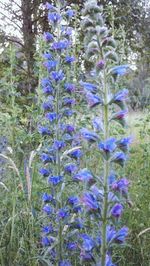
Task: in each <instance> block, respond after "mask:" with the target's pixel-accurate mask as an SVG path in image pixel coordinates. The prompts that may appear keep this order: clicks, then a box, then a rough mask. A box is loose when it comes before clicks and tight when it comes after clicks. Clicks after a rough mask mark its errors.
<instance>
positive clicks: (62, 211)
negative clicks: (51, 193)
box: [58, 208, 69, 219]
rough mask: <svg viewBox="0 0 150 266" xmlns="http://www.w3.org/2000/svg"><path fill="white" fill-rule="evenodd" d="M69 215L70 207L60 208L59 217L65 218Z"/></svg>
mask: <svg viewBox="0 0 150 266" xmlns="http://www.w3.org/2000/svg"><path fill="white" fill-rule="evenodd" d="M68 216H69V212H68V209H66V208H61V209H59V210H58V218H59V219H65V218H66V217H68Z"/></svg>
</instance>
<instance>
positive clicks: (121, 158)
mask: <svg viewBox="0 0 150 266" xmlns="http://www.w3.org/2000/svg"><path fill="white" fill-rule="evenodd" d="M126 160H127V156H126V155H125V154H124V153H123V152H116V153H115V155H114V156H113V158H112V160H111V161H112V162H115V163H118V164H119V165H121V166H124V164H125V161H126Z"/></svg>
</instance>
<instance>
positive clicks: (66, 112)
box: [63, 108, 74, 117]
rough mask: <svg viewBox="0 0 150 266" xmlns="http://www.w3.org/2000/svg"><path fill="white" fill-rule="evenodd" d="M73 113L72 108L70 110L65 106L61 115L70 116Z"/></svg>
mask: <svg viewBox="0 0 150 266" xmlns="http://www.w3.org/2000/svg"><path fill="white" fill-rule="evenodd" d="M73 114H74V111H73V110H70V109H69V108H66V109H65V110H64V112H63V115H64V116H66V117H70V116H72V115H73Z"/></svg>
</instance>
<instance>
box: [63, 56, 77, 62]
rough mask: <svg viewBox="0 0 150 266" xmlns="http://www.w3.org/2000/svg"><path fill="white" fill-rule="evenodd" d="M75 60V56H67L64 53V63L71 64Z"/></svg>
mask: <svg viewBox="0 0 150 266" xmlns="http://www.w3.org/2000/svg"><path fill="white" fill-rule="evenodd" d="M74 61H75V57H74V56H69V55H66V57H65V63H67V64H71V63H73V62H74Z"/></svg>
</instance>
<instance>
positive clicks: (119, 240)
mask: <svg viewBox="0 0 150 266" xmlns="http://www.w3.org/2000/svg"><path fill="white" fill-rule="evenodd" d="M83 16H84V19H83V21H82V30H83V31H84V34H85V38H84V46H85V57H86V60H88V61H89V62H90V63H91V65H92V68H91V72H89V73H88V76H87V80H86V82H82V83H81V86H82V88H83V91H84V95H85V98H86V100H87V103H88V105H89V107H90V109H92V110H93V109H95V114H96V117H95V118H94V120H93V128H94V129H95V131H96V132H92V131H91V130H89V129H85V128H84V129H82V130H81V135H82V137H83V138H84V139H86V140H87V141H88V142H89V143H96V144H97V145H96V147H97V149H98V150H99V153H100V154H101V156H102V162H103V171H102V172H100V173H99V176H95V178H94V175H93V180H92V177H91V178H89V176H88V175H86V178H85V179H86V182H87V183H88V191H86V192H84V193H83V196H82V198H81V201H82V203H83V204H84V206H85V208H86V210H87V214H88V220H89V221H92V222H93V223H94V233H92V234H93V237H91V236H89V235H87V234H86V235H82V236H81V237H82V239H83V250H84V252H83V251H82V257H83V259H84V261H85V262H91V263H94V264H91V265H95V264H96V265H101V266H106V265H107V266H108V265H109V266H110V265H111V266H113V265H114V264H113V262H112V257H111V254H112V248H113V246H114V244H121V245H123V244H124V242H125V239H126V237H127V235H128V228H127V227H126V226H123V227H122V228H120V227H119V226H120V218H121V216H122V213H123V210H124V204H125V203H126V202H128V185H129V182H128V180H127V179H126V178H125V177H120V176H119V175H118V174H117V173H116V170H117V169H118V166H117V165H119V166H121V167H124V165H125V162H126V160H127V157H128V156H127V153H128V148H129V144H130V143H131V138H130V137H123V138H121V139H117V138H116V137H114V136H113V135H112V134H113V131H114V130H113V128H114V123H116V122H117V123H118V125H120V126H121V127H125V125H126V121H125V120H126V119H125V118H126V115H127V107H126V105H125V99H126V98H127V95H128V90H127V89H122V90H119V91H117V89H118V88H117V87H118V86H117V80H118V77H119V76H124V75H126V73H128V70H129V65H115V64H116V62H118V57H117V54H116V52H115V47H116V43H115V40H114V38H113V37H112V36H111V33H110V31H109V30H108V28H107V27H106V25H105V23H104V19H103V16H102V8H101V7H100V6H99V5H97V1H96V0H92V1H91V0H90V1H89V0H88V1H87V2H86V3H85V7H84V10H83ZM87 81H88V82H87ZM99 106H100V108H99ZM118 128H119V126H118ZM92 145H94V144H92ZM92 147H93V146H91V147H90V149H91V148H92ZM96 147H95V145H94V147H93V148H94V149H96ZM95 159H96V158H95ZM118 172H119V169H118ZM82 177H83V175H82ZM80 179H81V178H80ZM82 180H84V178H82ZM91 181H92V182H91ZM93 183H95V184H94V185H93ZM97 234H98V235H99V237H98V239H97V238H96V235H97ZM83 254H84V256H83Z"/></svg>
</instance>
